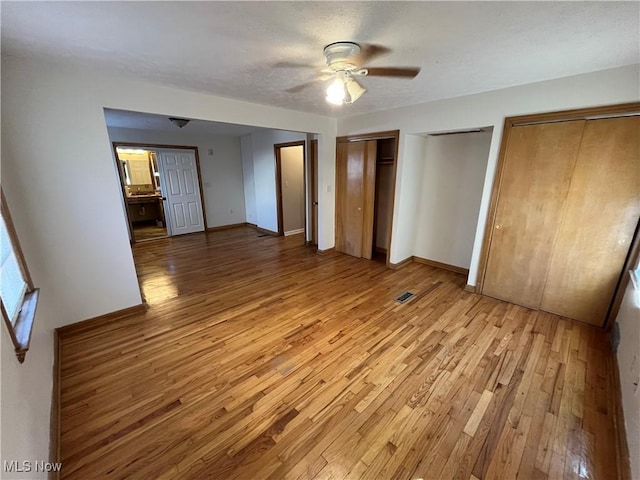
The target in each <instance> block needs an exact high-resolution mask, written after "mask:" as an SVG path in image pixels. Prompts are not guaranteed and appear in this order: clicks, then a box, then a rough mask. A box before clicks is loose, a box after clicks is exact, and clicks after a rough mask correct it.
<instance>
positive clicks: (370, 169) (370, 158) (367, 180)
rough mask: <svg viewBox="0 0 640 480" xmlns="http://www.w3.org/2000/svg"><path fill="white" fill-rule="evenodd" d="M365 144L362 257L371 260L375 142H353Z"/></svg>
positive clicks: (374, 187) (374, 200)
mask: <svg viewBox="0 0 640 480" xmlns="http://www.w3.org/2000/svg"><path fill="white" fill-rule="evenodd" d="M354 143H364V144H365V162H364V174H363V178H362V180H363V192H362V194H363V204H362V222H363V224H362V257H363V258H366V259H369V260H371V257H372V256H373V223H374V218H375V204H376V150H377V142H376V141H375V140H368V141H366V142H354Z"/></svg>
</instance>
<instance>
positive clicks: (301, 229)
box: [284, 228, 304, 237]
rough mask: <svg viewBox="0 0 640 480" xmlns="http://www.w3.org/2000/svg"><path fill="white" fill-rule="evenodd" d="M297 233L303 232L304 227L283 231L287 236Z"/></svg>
mask: <svg viewBox="0 0 640 480" xmlns="http://www.w3.org/2000/svg"><path fill="white" fill-rule="evenodd" d="M297 233H304V228H298V229H297V230H289V231H288V232H284V236H285V237H288V236H289V235H295V234H297Z"/></svg>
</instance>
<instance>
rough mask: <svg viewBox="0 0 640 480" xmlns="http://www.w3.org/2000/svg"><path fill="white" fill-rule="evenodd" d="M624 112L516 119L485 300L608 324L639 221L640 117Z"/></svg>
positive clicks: (500, 188) (499, 189)
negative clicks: (608, 114)
mask: <svg viewBox="0 0 640 480" xmlns="http://www.w3.org/2000/svg"><path fill="white" fill-rule="evenodd" d="M625 115H626V116H625ZM625 115H619V116H610V117H608V118H606V117H605V116H604V115H598V116H593V117H591V118H590V117H588V116H586V115H585V116H583V117H582V118H580V117H579V116H577V115H574V116H573V118H569V119H566V120H562V119H553V121H549V122H547V123H542V122H531V121H530V122H528V123H527V122H526V121H522V122H521V123H518V121H517V119H511V120H512V121H513V123H512V124H509V123H507V125H506V127H505V137H504V138H503V142H506V144H505V145H503V151H502V154H501V155H502V157H501V162H500V166H499V173H498V175H499V176H498V179H497V185H496V187H494V200H493V205H492V211H493V221H492V223H491V227H490V228H491V230H490V233H489V236H488V253H487V256H486V266H485V269H484V279H483V282H482V293H483V294H484V295H488V296H491V297H495V298H499V299H502V300H506V301H509V302H512V303H515V304H518V305H523V306H526V307H530V308H533V309H540V310H544V311H546V312H550V313H554V314H557V315H561V316H563V317H567V318H571V319H574V320H579V321H581V322H585V323H589V324H592V325H597V326H603V324H604V322H605V320H606V318H607V315H608V312H609V309H610V306H611V303H612V299H613V296H614V294H615V292H616V288H617V286H618V284H619V282H620V280H621V278H622V275H623V274H624V273H623V269H624V265H625V262H626V260H627V255H628V253H629V251H630V247H631V245H632V242H633V240H634V232H635V230H636V226H637V225H638V219H639V217H640V117H639V116H637V114H636V115H633V114H625ZM603 117H605V118H603Z"/></svg>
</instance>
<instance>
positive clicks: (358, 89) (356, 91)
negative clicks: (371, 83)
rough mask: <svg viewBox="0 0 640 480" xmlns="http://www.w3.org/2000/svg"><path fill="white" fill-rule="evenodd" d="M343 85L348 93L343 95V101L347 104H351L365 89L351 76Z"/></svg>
mask: <svg viewBox="0 0 640 480" xmlns="http://www.w3.org/2000/svg"><path fill="white" fill-rule="evenodd" d="M345 87H346V90H347V93H348V95H346V96H345V99H344V103H346V104H347V105H351V104H352V103H353V102H355V101H356V100H358V99H359V98H360V97H361V96H362V94H363V93H364V92H366V91H367V89H366V88H364V87H363V86H362V85H360V84H359V83H358V82H356V81H355V80H354V79H352V78H350V79H349V81H348V82H347V84H346V85H345Z"/></svg>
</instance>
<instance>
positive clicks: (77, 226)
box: [0, 55, 336, 478]
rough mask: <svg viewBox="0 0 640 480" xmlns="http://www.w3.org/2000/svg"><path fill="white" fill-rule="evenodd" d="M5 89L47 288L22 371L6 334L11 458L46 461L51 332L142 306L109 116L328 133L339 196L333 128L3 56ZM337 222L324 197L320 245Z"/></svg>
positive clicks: (15, 201)
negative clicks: (135, 114) (133, 114)
mask: <svg viewBox="0 0 640 480" xmlns="http://www.w3.org/2000/svg"><path fill="white" fill-rule="evenodd" d="M1 87H2V187H3V189H4V191H5V195H6V197H7V199H8V203H9V205H10V207H11V208H12V213H13V217H14V221H15V224H16V230H17V232H18V235H19V237H20V239H21V241H22V246H23V249H24V253H25V256H26V258H27V260H28V262H29V265H30V268H31V273H32V276H33V279H34V281H35V283H36V285H37V286H39V287H41V291H42V293H41V298H40V304H39V306H38V313H37V315H36V321H35V327H34V332H33V342H32V349H31V351H30V352H29V353H28V354H27V358H26V360H25V364H24V365H19V364H18V363H17V361H16V360H15V359H14V358H12V355H13V353H12V352H11V349H10V347H9V348H8V347H7V338H6V337H7V335H8V334H7V332H6V329H5V328H2V333H1V335H2V336H3V337H4V338H3V340H2V342H0V345H2V366H1V373H2V380H1V382H2V393H1V398H2V404H3V408H2V418H1V421H2V425H1V428H0V430H1V435H2V439H3V440H4V441H3V443H2V460H4V459H30V460H36V459H45V458H47V457H48V444H49V434H48V430H49V420H48V419H49V409H50V400H51V379H52V363H53V329H54V328H55V327H58V326H61V325H65V324H69V323H73V322H77V321H80V320H84V319H87V318H92V317H95V316H98V315H102V314H105V313H109V312H113V311H115V310H120V309H122V308H126V307H130V306H132V305H136V304H139V303H140V302H141V298H140V291H139V287H138V282H137V278H136V272H135V268H134V263H133V258H132V254H131V249H130V247H129V239H128V233H127V226H126V221H125V217H124V212H123V209H122V200H121V193H120V189H119V184H118V180H117V176H116V172H115V163H114V161H113V158H112V153H111V145H110V142H109V137H108V134H107V128H106V125H105V120H104V114H103V109H104V108H114V109H120V110H133V111H139V112H146V113H154V114H160V115H175V116H178V117H187V118H197V119H203V120H211V121H218V122H227V123H236V124H244V125H255V126H260V127H265V128H280V129H285V130H292V129H300V130H304V131H308V132H317V133H321V134H322V136H321V148H320V162H319V168H320V182H321V185H322V186H323V190H322V192H326V190H327V189H328V190H332V189H333V182H334V177H335V136H336V121H335V119H331V118H327V117H322V116H319V115H313V114H308V113H302V112H294V111H290V110H285V109H280V108H273V107H268V106H264V105H256V104H251V103H248V102H240V101H234V100H229V99H224V98H219V97H214V96H209V95H203V94H199V93H195V92H188V91H184V90H179V89H176V88H170V87H164V86H158V85H154V84H150V83H147V82H139V81H133V80H129V79H126V78H124V77H118V76H113V74H112V72H99V71H95V70H88V69H87V70H76V69H71V68H60V67H58V66H57V65H55V64H50V63H44V62H41V61H26V60H20V59H15V58H12V57H8V56H6V55H3V56H2V84H1ZM271 148H272V149H273V147H271ZM271 181H273V175H271ZM97 211H99V212H101V214H100V215H99V216H95V215H93V214H91V215H87V212H97ZM333 215H334V204H333V194H329V193H326V194H324V195H322V196H321V200H320V208H319V216H320V229H319V230H320V232H319V233H320V244H321V246H322V248H328V247H330V246H332V245H333V237H334V231H333V228H334V225H333ZM34 478H36V477H34ZM40 478H44V475H41V476H40Z"/></svg>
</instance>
